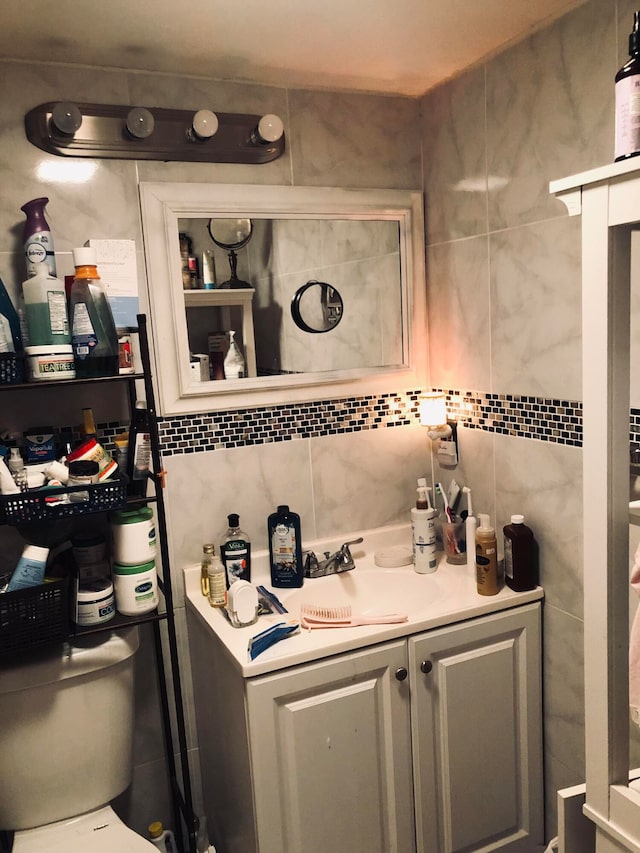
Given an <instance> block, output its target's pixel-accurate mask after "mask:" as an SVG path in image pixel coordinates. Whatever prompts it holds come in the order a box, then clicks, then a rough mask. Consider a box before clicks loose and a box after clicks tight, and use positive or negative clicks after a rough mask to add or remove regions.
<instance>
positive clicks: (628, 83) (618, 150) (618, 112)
mask: <svg viewBox="0 0 640 853" xmlns="http://www.w3.org/2000/svg"><path fill="white" fill-rule="evenodd" d="M629 56H630V58H629V60H628V61H627V62H626V63H625V64H624V65H623V66H622V68H621V69H620V70H619V71H618V73H617V74H616V76H615V103H616V108H615V128H616V129H615V159H616V160H626V159H627V157H634V156H635V155H636V154H640V111H639V110H638V107H637V99H638V95H637V91H638V88H637V87H638V86H639V85H640V12H634V13H633V30H632V31H631V33H630V34H629Z"/></svg>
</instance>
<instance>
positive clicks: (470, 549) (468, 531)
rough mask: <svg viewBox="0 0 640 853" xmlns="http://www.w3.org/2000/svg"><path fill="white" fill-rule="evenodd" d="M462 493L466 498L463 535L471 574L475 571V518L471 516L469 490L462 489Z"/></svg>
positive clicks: (466, 487) (466, 488)
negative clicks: (465, 540)
mask: <svg viewBox="0 0 640 853" xmlns="http://www.w3.org/2000/svg"><path fill="white" fill-rule="evenodd" d="M462 493H463V494H464V495H466V496H467V517H466V518H465V520H464V528H465V535H466V539H467V566H468V567H469V568H470V569H471V571H472V572H475V570H476V517H475V515H474V514H473V504H472V502H471V489H470V488H469V487H468V486H463V487H462Z"/></svg>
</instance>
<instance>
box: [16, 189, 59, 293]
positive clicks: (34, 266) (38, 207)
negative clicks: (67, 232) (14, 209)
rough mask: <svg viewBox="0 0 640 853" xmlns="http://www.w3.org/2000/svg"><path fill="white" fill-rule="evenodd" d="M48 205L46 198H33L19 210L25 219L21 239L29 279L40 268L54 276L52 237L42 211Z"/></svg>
mask: <svg viewBox="0 0 640 853" xmlns="http://www.w3.org/2000/svg"><path fill="white" fill-rule="evenodd" d="M48 203H49V199H48V198H34V199H32V200H31V201H28V202H26V204H23V205H22V207H21V208H20V210H21V211H22V212H23V213H24V214H25V216H26V217H27V221H26V222H25V224H24V231H23V234H22V239H23V242H24V253H25V257H26V261H27V275H28V276H29V278H31V276H34V275H36V273H37V272H38V270H39V269H41V268H45V269H46V271H47V274H48V275H51V276H53V277H54V278H55V275H56V256H55V251H54V248H53V237H52V235H51V230H50V228H49V224H48V222H47V220H46V219H45V216H44V209H45V207H46V206H47V204H48Z"/></svg>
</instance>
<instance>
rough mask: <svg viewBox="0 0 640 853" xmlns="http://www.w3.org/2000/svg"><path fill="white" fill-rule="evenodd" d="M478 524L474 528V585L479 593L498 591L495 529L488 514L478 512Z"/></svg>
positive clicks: (495, 592)
mask: <svg viewBox="0 0 640 853" xmlns="http://www.w3.org/2000/svg"><path fill="white" fill-rule="evenodd" d="M478 519H479V520H480V526H479V527H478V529H477V530H476V586H477V589H478V592H479V594H480V595H496V594H497V593H498V592H500V583H499V579H498V547H497V543H496V531H495V530H494V529H493V527H491V521H490V519H489V516H488V515H484V514H479V515H478Z"/></svg>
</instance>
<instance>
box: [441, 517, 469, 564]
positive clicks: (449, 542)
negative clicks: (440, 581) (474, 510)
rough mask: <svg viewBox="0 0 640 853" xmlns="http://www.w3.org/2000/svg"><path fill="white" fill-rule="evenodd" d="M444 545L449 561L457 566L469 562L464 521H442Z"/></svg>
mask: <svg viewBox="0 0 640 853" xmlns="http://www.w3.org/2000/svg"><path fill="white" fill-rule="evenodd" d="M442 545H443V548H444V553H445V555H446V560H447V563H453V565H456V566H462V565H465V564H466V562H467V540H466V531H465V523H464V521H453V522H452V521H444V520H443V521H442Z"/></svg>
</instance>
